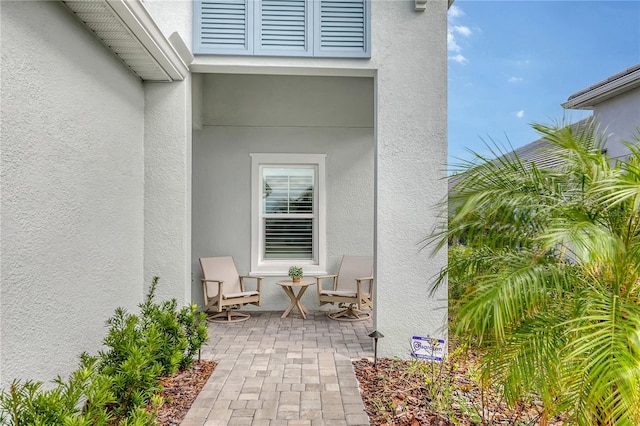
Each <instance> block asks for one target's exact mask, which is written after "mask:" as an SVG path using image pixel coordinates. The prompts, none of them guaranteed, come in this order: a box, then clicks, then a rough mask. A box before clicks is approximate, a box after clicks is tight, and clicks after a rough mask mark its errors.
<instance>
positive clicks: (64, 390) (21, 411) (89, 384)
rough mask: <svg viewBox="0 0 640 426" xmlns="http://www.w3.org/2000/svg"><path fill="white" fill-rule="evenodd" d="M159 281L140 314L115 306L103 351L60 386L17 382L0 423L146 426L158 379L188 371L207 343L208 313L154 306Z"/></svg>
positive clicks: (4, 401)
mask: <svg viewBox="0 0 640 426" xmlns="http://www.w3.org/2000/svg"><path fill="white" fill-rule="evenodd" d="M157 283H158V278H157V277H156V278H154V279H153V282H152V284H151V287H150V289H149V292H148V294H147V296H146V297H145V300H144V302H143V303H142V304H140V315H139V316H136V315H133V314H129V313H127V312H126V311H125V310H124V309H123V308H117V309H116V311H115V314H114V316H113V317H111V318H110V319H109V320H107V325H108V326H109V331H108V333H107V335H106V337H105V338H104V342H103V343H104V345H105V346H106V350H105V351H101V352H99V353H98V356H97V357H90V356H89V355H87V354H82V355H81V362H80V367H79V368H78V369H77V370H76V371H75V372H74V373H72V374H71V376H70V377H69V379H68V380H67V381H64V380H62V379H61V378H60V377H58V378H57V379H56V380H55V381H54V385H55V386H54V387H53V389H50V390H43V389H42V383H40V382H32V381H27V382H25V383H19V382H14V383H13V384H12V385H11V387H10V389H9V390H8V391H3V392H2V393H0V423H1V424H3V425H4V424H6V425H8V426H22V425H36V426H39V425H43V426H44V425H47V426H49V425H65V426H90V425H91V426H96V425H97V426H101V425H109V426H111V425H119V426H132V425H136V426H148V425H153V424H155V415H154V413H153V412H149V411H147V407H148V406H149V405H150V404H151V406H152V407H156V408H157V407H159V406H160V405H161V399H160V397H159V396H158V392H159V391H160V384H159V383H160V378H161V377H163V376H168V375H171V374H173V373H175V372H176V371H177V370H178V369H179V368H185V367H188V366H190V365H191V364H192V363H193V361H194V356H195V354H196V353H198V352H199V350H200V348H201V347H202V345H203V344H204V343H205V342H206V341H207V327H206V322H205V315H204V314H203V313H198V312H197V311H196V306H195V305H192V306H188V307H184V308H182V309H181V310H180V311H177V310H176V305H177V303H176V301H175V300H170V301H165V302H162V303H160V304H158V303H155V302H154V300H153V299H154V295H155V291H156V287H157Z"/></svg>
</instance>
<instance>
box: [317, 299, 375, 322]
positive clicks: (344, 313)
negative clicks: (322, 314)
mask: <svg viewBox="0 0 640 426" xmlns="http://www.w3.org/2000/svg"><path fill="white" fill-rule="evenodd" d="M327 316H328V317H329V318H331V319H332V320H336V321H351V322H354V321H364V320H367V319H369V318H371V313H370V312H365V311H362V310H360V309H358V308H356V304H355V303H351V304H349V306H348V307H347V308H345V309H342V310H340V311H336V312H329V313H328V314H327Z"/></svg>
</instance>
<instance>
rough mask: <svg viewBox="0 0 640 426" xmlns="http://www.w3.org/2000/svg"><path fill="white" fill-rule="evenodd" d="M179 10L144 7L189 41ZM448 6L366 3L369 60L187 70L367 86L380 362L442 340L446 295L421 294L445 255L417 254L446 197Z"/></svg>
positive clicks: (161, 4) (233, 61)
mask: <svg viewBox="0 0 640 426" xmlns="http://www.w3.org/2000/svg"><path fill="white" fill-rule="evenodd" d="M185 1H187V2H189V0H182V1H178V3H180V5H179V6H176V4H175V3H176V2H175V1H166V0H151V1H150V2H148V3H149V5H148V6H149V9H150V11H151V12H152V14H153V15H154V16H156V17H157V18H158V21H159V22H161V24H162V25H161V28H162V29H163V31H165V33H166V34H168V33H170V32H172V31H178V32H179V33H180V34H181V35H182V37H183V38H184V39H185V40H191V37H192V21H191V20H190V19H187V18H188V17H187V15H188V12H187V13H185V10H186V9H185V8H184V2H185ZM189 3H190V2H189ZM447 4H448V2H447V1H446V0H433V1H428V2H427V4H426V10H425V11H423V12H417V11H415V8H414V2H412V1H408V0H407V1H402V0H399V1H387V0H373V1H372V6H371V19H372V21H371V34H372V43H371V45H372V55H371V58H370V59H330V58H282V57H248V56H242V57H241V56H197V57H196V59H195V61H194V62H193V64H192V65H191V70H192V71H193V72H198V73H238V74H280V75H292V76H295V75H307V76H311V75H318V76H322V75H331V76H365V77H373V78H374V101H373V102H374V108H375V110H374V139H375V148H374V164H375V173H376V174H375V182H376V186H375V190H374V200H375V218H374V223H375V225H374V235H375V243H374V247H375V249H374V251H375V258H376V289H377V294H376V302H375V322H374V324H375V327H376V328H377V329H378V330H379V331H380V332H382V333H383V334H384V335H385V338H384V339H382V340H381V341H380V346H379V352H380V354H381V355H382V356H401V357H407V356H408V354H409V352H410V347H409V346H410V340H411V336H413V335H419V336H433V337H444V338H446V335H447V333H446V318H447V311H446V307H447V302H446V294H447V289H446V287H442V288H441V289H440V291H439V292H438V293H437V294H435V296H434V297H429V295H428V290H429V280H430V279H431V278H432V277H433V276H434V275H436V274H437V273H438V272H439V271H440V269H441V268H442V267H443V266H445V265H446V262H447V259H446V253H444V252H442V253H440V254H439V255H438V256H436V257H435V258H431V257H430V256H429V252H428V251H420V250H419V241H420V240H421V239H422V238H424V237H425V236H427V235H428V234H429V233H430V232H431V230H432V229H433V228H434V226H435V225H436V224H437V223H438V221H439V219H437V217H438V213H437V212H435V211H434V210H433V207H434V205H435V204H436V203H437V202H440V201H441V200H442V199H444V197H445V196H446V193H447V187H446V169H447V167H446V158H447V136H446V128H447V117H446V111H447V80H446V73H447V52H446V44H447V41H446V33H447ZM175 10H179V11H180V12H179V15H178V18H177V19H175V20H172V17H173V16H174V11H175ZM185 25H187V26H186V27H185ZM188 44H190V43H189V42H188ZM190 45H191V44H190ZM214 101H215V100H214ZM205 102H206V101H205ZM221 105H222V106H224V103H223V102H221ZM203 113H204V114H206V113H207V112H206V109H203ZM194 194H195V188H194ZM194 210H195V206H194ZM441 217H444V215H442V216H441ZM195 229H196V227H195V224H194V233H196V232H197V231H196V230H195ZM193 257H194V258H196V257H197V253H195V245H194V255H193ZM407 318H410V319H411V320H410V321H407V320H406V319H407Z"/></svg>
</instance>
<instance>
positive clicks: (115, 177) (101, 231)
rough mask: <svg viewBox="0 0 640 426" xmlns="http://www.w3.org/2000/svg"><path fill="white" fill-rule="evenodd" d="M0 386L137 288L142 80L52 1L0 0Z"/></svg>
mask: <svg viewBox="0 0 640 426" xmlns="http://www.w3.org/2000/svg"><path fill="white" fill-rule="evenodd" d="M1 7H2V13H1V15H2V16H1V19H2V23H1V28H2V34H1V37H2V45H1V53H2V109H1V125H2V146H1V158H0V161H1V179H2V194H1V198H0V201H1V209H2V211H1V212H2V216H1V238H0V243H1V252H2V258H1V275H0V294H1V299H0V300H1V303H2V306H1V307H0V312H1V313H0V338H1V347H0V387H4V386H6V385H7V384H8V383H10V382H11V381H12V380H13V379H16V378H19V379H38V380H42V381H45V382H48V381H49V380H52V379H53V378H54V377H55V376H56V375H58V374H60V375H63V376H64V375H66V374H67V373H69V372H70V371H71V370H73V369H75V368H76V366H77V363H78V355H79V354H80V353H81V352H82V351H89V352H90V353H95V352H96V351H97V350H98V349H99V348H100V346H101V341H102V338H103V337H104V333H105V330H106V328H105V326H104V323H105V320H106V319H107V318H108V317H109V316H111V315H112V313H113V310H114V309H115V308H116V307H117V306H124V307H127V308H129V309H132V308H135V306H136V305H137V303H138V302H139V301H140V300H141V298H142V289H143V286H142V268H143V257H142V256H143V190H144V187H143V178H144V175H143V172H144V162H143V153H144V151H143V132H144V129H143V115H142V112H143V107H144V99H143V89H142V85H141V83H140V81H139V80H137V79H136V78H135V77H134V76H133V75H132V74H131V73H130V72H129V71H128V70H127V69H126V68H125V67H124V66H123V65H122V63H121V62H120V61H118V60H117V59H116V58H115V57H114V56H113V54H112V53H110V52H109V51H108V50H107V49H106V48H104V46H102V45H101V44H100V43H99V42H98V41H97V40H96V39H95V38H94V37H93V36H91V34H90V33H88V31H87V30H86V29H85V28H84V27H83V26H81V25H80V24H79V23H78V22H77V21H76V20H75V18H73V16H72V15H71V14H70V13H69V12H68V10H67V9H65V8H64V7H63V6H62V4H61V3H59V2H51V1H42V2H35V1H28V2H23V1H21V2H11V1H3V2H2V6H1Z"/></svg>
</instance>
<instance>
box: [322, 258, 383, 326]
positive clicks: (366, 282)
mask: <svg viewBox="0 0 640 426" xmlns="http://www.w3.org/2000/svg"><path fill="white" fill-rule="evenodd" d="M316 279H317V282H318V285H317V287H318V302H319V303H320V306H322V305H324V304H327V303H333V304H336V303H337V304H338V307H339V308H340V309H339V310H338V311H335V312H329V313H328V314H327V315H328V316H329V318H331V319H333V320H337V321H363V320H366V319H368V318H370V317H371V313H370V312H365V311H364V309H367V308H368V309H372V308H373V257H372V256H343V257H342V262H341V263H340V269H339V270H338V274H336V275H320V276H318V277H316ZM329 279H331V280H332V282H333V287H332V289H331V290H325V289H323V288H322V284H323V283H324V282H326V281H328V280H329Z"/></svg>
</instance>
